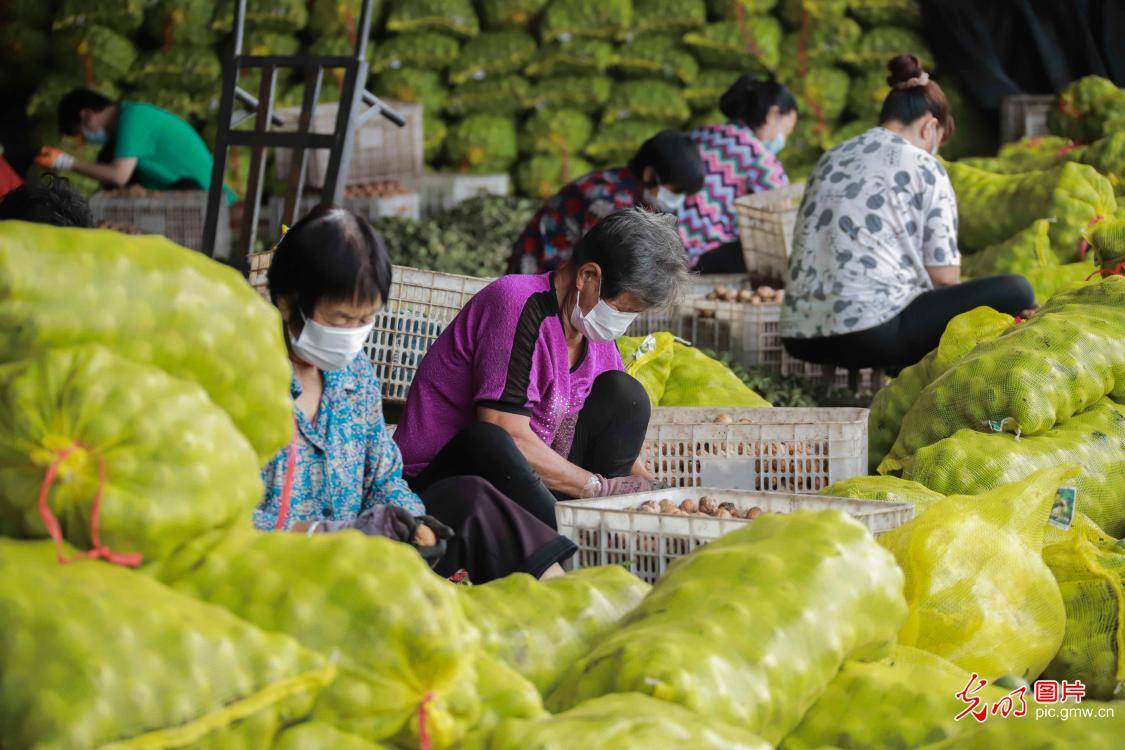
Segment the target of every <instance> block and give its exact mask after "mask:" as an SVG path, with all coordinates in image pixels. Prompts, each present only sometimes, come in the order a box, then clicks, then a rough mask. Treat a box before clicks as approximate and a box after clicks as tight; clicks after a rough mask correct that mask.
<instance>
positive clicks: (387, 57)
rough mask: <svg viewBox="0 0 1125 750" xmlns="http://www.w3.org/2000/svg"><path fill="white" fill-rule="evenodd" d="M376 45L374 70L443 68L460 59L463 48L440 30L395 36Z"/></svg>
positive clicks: (375, 71) (372, 59) (372, 68)
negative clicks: (459, 55) (440, 32)
mask: <svg viewBox="0 0 1125 750" xmlns="http://www.w3.org/2000/svg"><path fill="white" fill-rule="evenodd" d="M374 47H375V49H374V51H373V52H372V53H371V71H372V72H373V73H379V72H381V71H384V70H398V69H399V68H422V69H423V70H436V71H442V70H445V69H446V68H448V67H449V66H450V65H451V64H452V63H453V62H454V61H455V60H456V59H457V55H458V53H459V52H460V51H461V45H460V44H459V43H458V41H457V40H456V39H455V38H454V37H451V36H449V35H448V34H439V33H438V32H436V31H420V32H417V33H414V34H401V35H399V36H393V37H391V38H390V39H387V40H386V41H384V42H382V43H380V44H376V45H374Z"/></svg>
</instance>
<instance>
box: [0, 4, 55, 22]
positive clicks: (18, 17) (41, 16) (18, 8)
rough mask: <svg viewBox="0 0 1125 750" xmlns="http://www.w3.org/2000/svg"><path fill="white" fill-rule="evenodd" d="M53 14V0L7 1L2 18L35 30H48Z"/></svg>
mask: <svg viewBox="0 0 1125 750" xmlns="http://www.w3.org/2000/svg"><path fill="white" fill-rule="evenodd" d="M54 12H55V3H54V2H53V0H7V1H6V2H5V3H4V11H3V16H4V18H5V19H6V20H8V21H11V22H12V23H19V24H26V25H27V26H31V27H33V28H36V29H48V28H50V26H51V16H52V14H53V13H54Z"/></svg>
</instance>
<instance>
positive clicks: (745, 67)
mask: <svg viewBox="0 0 1125 750" xmlns="http://www.w3.org/2000/svg"><path fill="white" fill-rule="evenodd" d="M683 41H684V44H685V45H686V46H687V48H688V49H689V50H691V52H692V53H693V54H694V55H695V56H696V58H698V60H699V62H700V63H702V64H703V65H704V66H708V67H712V66H713V67H718V68H724V69H727V70H738V71H743V72H751V73H766V72H770V71H775V70H777V66H778V64H779V63H780V62H781V52H780V48H781V24H780V23H778V22H777V19H776V18H773V17H772V16H747V17H746V18H745V19H743V20H741V21H720V22H718V23H711V24H707V25H706V26H704V27H702V28H700V29H697V30H695V31H689V32H688V33H686V34H684V38H683Z"/></svg>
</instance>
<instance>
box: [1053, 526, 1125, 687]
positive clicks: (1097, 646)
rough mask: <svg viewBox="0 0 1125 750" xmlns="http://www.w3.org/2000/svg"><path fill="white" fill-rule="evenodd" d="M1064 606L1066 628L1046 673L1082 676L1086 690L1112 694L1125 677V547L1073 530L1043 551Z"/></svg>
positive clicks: (1058, 677) (1061, 676) (1056, 677)
mask: <svg viewBox="0 0 1125 750" xmlns="http://www.w3.org/2000/svg"><path fill="white" fill-rule="evenodd" d="M1043 560H1044V561H1045V562H1046V563H1047V566H1048V567H1049V568H1050V569H1051V573H1053V574H1054V576H1055V580H1056V581H1057V582H1058V584H1059V590H1060V591H1061V592H1062V597H1063V604H1064V606H1065V607H1066V633H1065V634H1064V635H1063V642H1062V645H1061V646H1060V647H1059V652H1058V653H1057V654H1055V658H1054V659H1053V660H1052V661H1051V663H1050V664H1049V665H1047V669H1046V671H1045V672H1044V674H1043V676H1044V678H1046V679H1053V680H1063V679H1066V680H1081V681H1082V683H1083V684H1084V685H1085V686H1086V695H1087V697H1090V698H1096V699H1099V700H1109V699H1110V698H1112V697H1114V695H1115V693H1116V691H1117V689H1118V687H1119V686H1120V685H1121V684H1122V683H1123V682H1125V660H1123V659H1122V656H1121V655H1122V653H1125V588H1123V583H1125V546H1121V545H1119V544H1118V543H1117V542H1116V541H1115V540H1112V539H1110V540H1108V541H1106V540H1102V541H1092V540H1091V539H1089V538H1087V537H1086V536H1083V535H1080V534H1074V535H1072V536H1071V538H1069V539H1068V540H1067V541H1065V542H1061V543H1058V544H1051V545H1048V546H1047V547H1045V548H1044V550H1043Z"/></svg>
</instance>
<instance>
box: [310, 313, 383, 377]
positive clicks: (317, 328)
mask: <svg viewBox="0 0 1125 750" xmlns="http://www.w3.org/2000/svg"><path fill="white" fill-rule="evenodd" d="M301 319H302V320H304V321H305V327H304V328H303V329H301V335H300V336H299V337H298V338H297V340H296V341H294V342H293V343H292V346H293V353H294V354H296V355H297V356H298V357H300V358H301V359H303V360H305V361H306V362H308V363H309V364H310V365H316V367H318V368H319V369H321V370H324V371H325V372H331V371H333V370H342V369H344V368H345V367H347V366H348V365H349V364H351V361H352V360H353V359H355V358H356V357H357V356H358V355H359V353H360V352H361V351H363V344H364V342H365V341H367V337H368V336H369V335H370V334H371V329H372V328H374V327H375V324H374V323H373V322H372V323H368V324H367V325H365V326H360V327H359V328H334V327H332V326H326V325H321V324H320V323H317V322H316V321H315V320H309V319H308V318H306V317H305V316H304V314H302V315H301ZM290 338H292V337H290Z"/></svg>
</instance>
